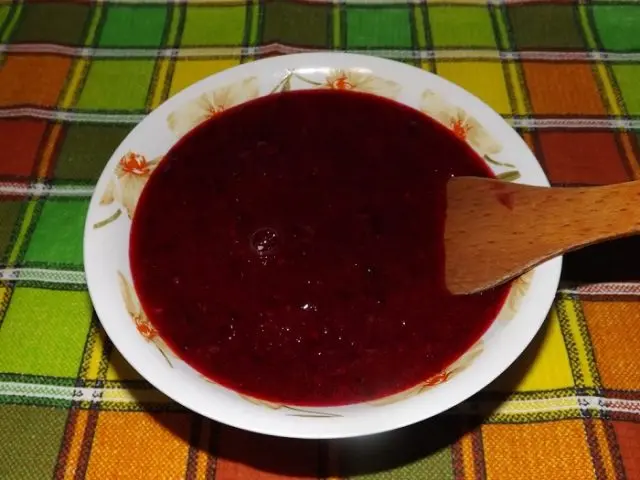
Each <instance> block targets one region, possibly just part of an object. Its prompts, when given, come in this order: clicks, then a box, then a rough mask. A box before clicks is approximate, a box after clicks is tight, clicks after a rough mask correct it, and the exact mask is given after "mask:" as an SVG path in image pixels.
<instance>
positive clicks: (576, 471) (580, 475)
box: [482, 420, 596, 480]
mask: <svg viewBox="0 0 640 480" xmlns="http://www.w3.org/2000/svg"><path fill="white" fill-rule="evenodd" d="M482 440H483V445H484V453H485V466H486V472H487V478H496V479H502V478H504V479H508V480H530V479H531V478H543V479H549V480H551V479H554V480H555V479H571V480H583V479H589V480H596V479H595V477H594V472H593V468H592V463H591V455H590V453H589V446H588V445H587V441H586V437H585V431H584V425H583V423H582V420H567V421H562V422H549V423H532V424H519V425H483V426H482Z"/></svg>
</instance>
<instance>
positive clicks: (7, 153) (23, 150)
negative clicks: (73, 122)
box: [0, 69, 47, 177]
mask: <svg viewBox="0 0 640 480" xmlns="http://www.w3.org/2000/svg"><path fill="white" fill-rule="evenodd" d="M0 72H2V70H1V69H0ZM1 90H2V84H0V91H1ZM0 95H2V93H0ZM46 128H47V123H46V122H44V121H42V120H28V119H22V118H21V119H7V120H0V145H2V154H1V155H2V157H1V158H2V160H0V176H3V175H8V176H13V177H15V176H17V177H28V176H30V175H31V172H32V171H33V167H34V165H35V163H36V160H37V158H38V150H39V148H40V143H41V141H42V137H43V135H44V132H45V130H46Z"/></svg>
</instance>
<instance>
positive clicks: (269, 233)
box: [249, 227, 280, 256]
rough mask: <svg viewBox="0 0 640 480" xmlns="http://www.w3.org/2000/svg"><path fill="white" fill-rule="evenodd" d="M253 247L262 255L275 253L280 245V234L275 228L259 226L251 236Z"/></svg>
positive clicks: (250, 241)
mask: <svg viewBox="0 0 640 480" xmlns="http://www.w3.org/2000/svg"><path fill="white" fill-rule="evenodd" d="M249 244H250V245H251V249H252V250H253V251H254V252H255V253H257V254H258V255H260V256H266V255H273V254H274V253H276V252H277V250H278V247H279V245H280V235H279V234H278V231H277V230H276V229H275V228H271V227H263V228H259V229H258V230H256V231H255V232H253V233H252V234H251V237H250V238H249Z"/></svg>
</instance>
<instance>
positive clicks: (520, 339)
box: [83, 52, 562, 439]
mask: <svg viewBox="0 0 640 480" xmlns="http://www.w3.org/2000/svg"><path fill="white" fill-rule="evenodd" d="M304 65H309V66H316V65H317V66H320V67H322V68H349V67H353V68H356V67H358V68H359V67H364V68H367V69H371V70H373V71H374V72H380V71H386V72H389V76H390V78H393V77H396V76H402V75H409V76H413V77H415V76H416V75H421V76H423V78H425V79H429V81H431V82H439V83H440V84H442V85H446V86H447V88H448V89H450V90H452V91H455V92H457V94H459V95H461V96H463V98H466V99H472V100H473V103H474V104H475V106H476V107H477V108H481V109H484V111H485V113H487V115H491V116H493V117H496V118H495V119H494V120H495V121H500V122H502V123H503V124H504V125H505V126H507V127H508V128H509V130H510V131H511V134H512V135H515V136H516V137H518V139H519V141H520V142H521V146H520V147H521V148H522V150H523V152H524V150H526V151H528V152H529V156H530V158H531V159H533V161H534V162H535V164H536V166H537V168H538V169H539V171H540V172H541V173H540V175H541V176H540V175H538V176H537V179H536V182H535V183H534V184H538V185H541V186H549V183H548V180H547V178H546V176H545V175H544V172H542V169H541V167H540V165H539V163H538V162H537V160H536V159H535V157H534V156H533V154H532V153H531V152H530V150H529V149H528V147H527V146H526V144H525V143H524V141H523V140H522V139H521V138H520V136H519V135H518V134H517V133H516V132H515V131H514V130H513V129H512V128H511V127H509V126H508V124H507V123H506V122H505V121H504V119H502V117H501V116H500V115H499V114H497V113H496V112H495V111H494V110H493V109H491V108H490V107H489V106H488V105H486V104H485V103H484V102H482V101H481V100H479V99H478V98H477V97H475V96H474V95H472V94H471V93H469V92H468V91H466V90H464V89H462V87H459V86H457V85H455V84H454V83H452V82H450V81H448V80H445V79H444V78H442V77H439V76H437V75H434V74H432V73H430V72H426V71H424V70H421V69H419V68H416V67H413V66H410V65H407V64H403V63H400V62H395V61H392V60H387V59H384V58H379V57H373V56H368V55H360V54H350V53H342V52H313V53H300V54H292V55H286V56H280V57H271V58H266V59H261V60H256V61H254V62H250V63H246V64H241V65H238V66H236V67H232V68H230V69H227V70H224V71H222V72H218V73H215V74H213V75H210V76H209V77H207V78H204V79H202V80H200V81H198V82H196V83H194V84H192V85H190V86H188V87H186V88H185V89H184V90H182V91H180V92H178V93H177V94H175V95H174V96H172V97H170V98H169V99H167V100H166V101H165V102H163V103H162V104H161V105H160V106H158V107H157V108H156V109H154V110H153V111H152V112H150V113H149V114H148V115H146V116H145V117H144V119H143V120H142V121H140V122H139V123H138V124H137V125H136V126H135V127H134V128H133V129H132V130H131V132H130V133H129V134H128V135H127V136H126V137H125V139H124V140H123V142H122V144H125V143H127V142H128V141H130V140H131V138H133V137H135V136H136V135H138V134H139V131H140V128H141V127H140V125H141V124H143V123H144V122H145V121H147V120H148V119H150V118H154V117H155V116H159V115H162V114H163V113H164V112H167V111H170V110H171V109H172V108H174V107H175V106H176V105H178V104H179V103H180V102H183V101H184V100H185V99H188V98H190V97H193V96H194V92H198V91H199V90H201V89H202V88H203V87H204V86H206V85H208V84H209V83H210V82H212V81H213V79H215V83H216V84H224V83H225V82H228V81H231V80H233V79H234V78H243V77H247V76H250V75H252V74H253V75H261V74H264V72H270V71H273V72H279V71H282V70H286V69H290V68H302V67H303V66H304ZM435 79H437V80H435ZM122 144H121V145H122ZM116 151H117V150H116ZM115 155H116V152H114V154H113V156H112V157H111V158H110V160H109V161H108V162H107V163H106V164H105V168H104V170H103V171H102V173H101V175H100V178H99V180H98V182H97V183H96V190H95V191H94V193H93V195H92V198H91V201H90V204H89V209H88V213H87V218H86V221H85V230H84V239H83V247H84V249H83V256H84V268H85V275H86V279H87V288H88V291H89V295H90V297H91V300H92V303H93V306H94V308H95V311H96V314H97V316H98V318H99V319H100V323H101V324H102V326H103V328H104V330H105V332H106V333H107V335H108V336H109V338H110V340H111V341H112V342H113V344H114V346H115V347H116V348H117V349H118V350H119V351H120V353H121V354H122V356H123V357H124V359H125V360H126V361H127V362H128V363H129V364H131V366H132V367H133V368H134V369H135V370H136V371H137V372H138V373H139V374H140V375H141V376H142V377H143V378H144V379H145V380H146V381H147V382H149V383H150V384H151V385H152V386H153V387H154V388H156V389H157V390H159V391H161V392H162V393H164V394H165V395H167V396H168V397H169V398H170V399H172V400H173V401H175V402H177V403H179V404H181V405H183V406H184V407H186V408H188V409H189V410H192V411H194V412H197V413H199V414H201V415H203V416H205V417H208V418H211V419H213V420H216V421H219V422H221V423H224V424H227V425H230V426H233V427H237V428H241V429H244V430H249V431H253V432H257V433H262V434H267V435H274V436H280V437H290V438H307V439H329V438H345V437H356V436H365V435H371V434H376V433H381V432H385V431H389V430H394V429H397V428H401V427H404V426H407V425H410V424H413V423H417V422H419V421H422V420H425V419H427V418H430V417H432V416H435V415H439V414H441V413H442V412H443V411H445V410H449V409H451V408H453V407H455V406H456V405H458V404H460V403H461V402H463V401H465V400H467V399H468V398H469V397H470V396H472V395H474V394H476V393H477V392H478V391H480V390H481V389H483V388H484V387H486V386H487V385H489V384H490V383H491V382H493V381H494V380H495V379H496V378H497V377H498V376H499V375H501V374H502V373H503V372H504V371H505V370H506V369H507V368H508V367H509V366H510V365H511V364H512V363H513V362H514V361H515V360H516V359H517V358H518V357H519V356H520V355H521V354H522V353H523V351H524V350H525V348H526V347H527V346H528V345H529V343H530V342H531V341H532V340H533V338H534V336H535V335H536V334H537V332H538V331H539V329H540V327H541V326H542V324H543V322H544V321H545V318H546V316H547V313H548V311H549V309H550V308H551V306H552V302H553V300H554V298H555V292H556V290H557V287H558V284H559V279H560V270H561V264H562V259H561V257H557V258H555V259H552V260H550V261H548V262H546V263H544V264H542V265H540V266H539V267H537V268H536V269H535V272H536V273H537V274H539V275H541V276H542V277H544V279H545V283H544V285H543V284H540V285H539V288H538V289H537V290H538V291H539V293H538V297H531V296H529V298H528V301H527V303H526V307H527V311H528V317H531V318H530V321H529V328H519V327H522V325H517V324H514V323H513V322H512V323H510V324H507V325H506V326H505V327H504V328H503V329H502V331H500V332H499V333H498V335H499V336H500V337H499V339H500V346H501V348H493V349H487V350H485V351H484V352H483V354H482V355H481V356H480V357H479V358H478V359H477V360H476V361H474V365H473V366H472V367H474V368H473V369H472V368H469V369H468V370H467V371H464V372H462V373H461V374H460V375H459V376H458V377H456V378H455V379H453V380H452V381H451V382H450V384H449V385H442V386H443V387H446V388H444V389H441V394H440V395H439V396H437V397H433V398H434V399H437V400H438V401H439V402H440V404H439V406H438V407H437V408H432V409H431V410H430V411H428V412H426V413H425V411H424V405H422V406H421V405H420V402H416V401H414V400H415V398H414V399H410V400H409V401H404V400H403V401H402V402H398V403H397V404H394V405H390V406H385V407H376V408H378V409H379V411H380V412H385V411H386V412H387V413H386V414H380V415H376V416H374V417H375V419H376V421H375V422H373V421H371V418H367V417H366V416H365V417H363V418H359V417H358V418H356V421H355V422H343V421H342V419H335V418H334V419H324V420H330V421H323V422H322V423H320V422H318V420H317V419H311V420H315V421H316V423H315V424H314V423H313V422H310V421H309V419H307V418H296V419H295V421H294V422H289V421H286V419H284V420H283V419H281V420H275V421H271V420H268V421H264V420H263V419H257V418H252V415H251V411H250V410H247V409H246V408H243V407H242V406H240V408H239V409H238V411H237V412H235V414H234V415H231V416H229V415H228V412H225V411H221V410H220V409H218V410H215V409H212V408H211V407H210V406H207V405H203V404H202V402H200V401H197V400H196V399H197V396H196V390H195V387H193V388H190V387H189V386H188V385H187V384H183V385H172V383H171V381H170V380H168V379H167V378H165V376H163V375H162V374H161V373H158V371H157V369H156V368H155V367H153V368H152V367H151V366H150V364H149V363H147V362H146V361H147V360H149V356H148V355H146V353H145V352H136V351H134V350H133V349H132V348H131V347H130V346H129V344H128V343H127V341H126V339H125V336H126V335H128V333H126V332H123V331H120V330H119V329H118V328H116V325H115V324H114V323H112V321H111V320H110V316H112V315H114V313H113V312H112V307H111V305H110V304H109V299H108V298H107V297H108V296H106V295H105V292H104V291H103V290H104V289H102V288H100V283H101V281H100V276H101V273H102V272H101V271H100V269H99V265H97V264H96V262H95V261H94V258H92V251H94V250H95V248H94V245H93V244H92V243H91V242H92V237H93V236H92V234H91V233H92V218H91V217H92V215H91V213H92V211H94V210H95V209H96V208H97V207H98V203H99V199H100V198H99V196H100V195H99V189H98V186H99V185H104V184H105V182H106V175H107V170H108V168H109V166H110V165H111V164H112V163H113V160H114V158H115ZM471 370H473V372H472V371H471ZM465 374H466V375H465ZM454 380H455V382H454ZM185 381H186V380H185ZM434 390H435V389H434ZM443 398H444V399H445V400H446V401H445V400H442V399H443ZM436 403H437V402H436ZM400 407H402V408H400ZM421 407H422V408H421ZM346 408H349V407H346Z"/></svg>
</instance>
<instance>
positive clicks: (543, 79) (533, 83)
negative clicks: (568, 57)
mask: <svg viewBox="0 0 640 480" xmlns="http://www.w3.org/2000/svg"><path fill="white" fill-rule="evenodd" d="M522 68H523V70H524V77H525V80H526V83H527V90H528V92H529V98H530V99H531V105H532V107H533V112H532V113H533V114H534V115H606V113H607V112H606V110H605V107H604V104H603V103H602V98H601V96H600V93H599V91H598V85H597V84H596V80H595V77H594V74H593V70H592V68H591V66H590V65H589V64H586V63H557V62H553V63H542V62H522Z"/></svg>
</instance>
